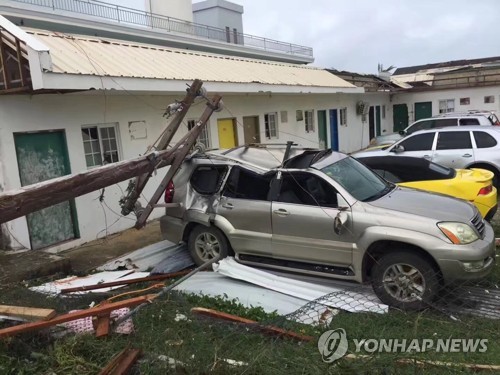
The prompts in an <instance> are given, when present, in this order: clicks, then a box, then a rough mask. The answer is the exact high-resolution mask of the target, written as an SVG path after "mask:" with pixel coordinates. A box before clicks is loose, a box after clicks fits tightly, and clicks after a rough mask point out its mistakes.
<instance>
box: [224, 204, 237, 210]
mask: <svg viewBox="0 0 500 375" xmlns="http://www.w3.org/2000/svg"><path fill="white" fill-rule="evenodd" d="M222 207H224V208H227V209H228V210H232V209H233V208H234V206H233V204H232V203H223V204H222Z"/></svg>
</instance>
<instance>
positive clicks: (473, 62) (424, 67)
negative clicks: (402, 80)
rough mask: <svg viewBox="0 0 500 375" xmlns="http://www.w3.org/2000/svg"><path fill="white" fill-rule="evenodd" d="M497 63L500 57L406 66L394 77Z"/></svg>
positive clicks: (397, 70) (395, 73)
mask: <svg viewBox="0 0 500 375" xmlns="http://www.w3.org/2000/svg"><path fill="white" fill-rule="evenodd" d="M495 62H499V63H500V56H495V57H485V58H481V59H469V60H467V59H462V60H453V61H445V62H439V63H433V64H424V65H415V66H406V67H403V68H397V69H396V70H395V71H394V73H393V74H392V75H393V76H397V75H403V74H414V73H418V72H420V71H426V70H431V69H432V70H434V69H447V68H460V67H465V66H470V65H477V64H488V63H495Z"/></svg>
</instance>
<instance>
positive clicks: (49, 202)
mask: <svg viewBox="0 0 500 375" xmlns="http://www.w3.org/2000/svg"><path fill="white" fill-rule="evenodd" d="M195 83H197V81H195ZM199 85H201V81H200V82H199ZM193 86H194V84H193ZM197 87H198V84H197V85H196V87H195V88H197ZM199 91H200V88H198V90H197V92H199ZM200 95H201V94H200ZM202 96H204V95H202ZM220 101H221V97H220V96H219V95H214V97H213V99H212V100H210V101H208V103H207V108H206V109H205V111H204V113H203V115H202V116H201V118H200V120H199V121H198V122H197V123H196V126H195V127H194V128H193V129H191V130H190V131H189V132H188V133H187V134H186V135H185V136H184V137H182V138H181V140H180V141H178V142H177V143H176V144H175V145H174V146H173V147H172V148H170V149H168V150H161V151H152V152H150V153H149V154H147V155H145V156H141V157H139V158H136V159H132V160H126V161H121V162H117V163H113V164H108V165H105V166H102V167H99V168H95V169H92V170H88V171H85V172H81V173H78V174H74V175H68V176H63V177H59V178H56V179H52V180H47V181H43V182H40V183H37V184H34V185H30V186H25V187H23V188H21V189H19V190H14V191H7V192H4V193H2V194H0V223H5V222H7V221H10V220H13V219H17V218H19V217H22V216H25V215H27V214H29V213H32V212H34V211H38V210H41V209H43V208H46V207H50V206H53V205H55V204H58V203H61V202H65V201H67V200H69V199H72V198H75V197H79V196H81V195H84V194H88V193H90V192H92V191H96V190H99V189H102V188H105V187H107V186H110V185H114V184H116V183H118V182H122V181H125V180H129V179H132V178H137V177H138V176H144V175H146V177H148V178H146V179H145V180H144V181H143V182H142V183H143V184H145V183H146V182H147V180H148V179H149V176H150V175H151V174H152V173H153V172H154V171H155V170H156V169H158V168H162V167H165V166H167V165H171V167H170V169H169V171H168V173H167V174H166V176H165V178H164V179H163V181H162V183H161V184H160V186H159V187H158V189H157V191H156V193H155V194H154V195H153V197H152V198H151V200H150V202H149V203H148V205H147V206H146V207H145V208H144V209H143V210H141V211H140V212H138V220H137V223H136V228H141V227H143V226H144V224H145V222H146V219H147V218H148V216H149V215H150V213H151V211H152V210H153V209H154V208H155V207H157V206H156V203H157V202H158V200H159V199H160V196H161V195H162V193H163V191H164V190H165V188H166V187H167V184H168V182H169V181H170V180H171V179H172V177H173V176H174V174H175V173H176V172H177V170H178V168H179V167H180V165H181V164H182V161H183V160H184V159H185V158H186V156H188V154H189V152H191V151H192V149H193V146H194V144H195V143H196V139H197V138H198V136H199V135H200V133H201V131H202V130H203V127H204V126H205V125H206V122H207V121H208V119H209V118H210V116H211V115H212V113H213V112H214V111H216V110H219V108H220ZM188 107H189V106H188ZM179 116H180V115H179ZM174 120H175V123H174V124H173V125H172V124H171V125H169V128H170V129H171V131H166V132H165V134H164V137H163V138H162V140H160V145H161V146H163V147H164V148H165V147H166V145H165V142H167V141H168V142H170V140H171V139H172V137H173V134H174V133H175V131H177V129H178V124H177V125H176V123H177V121H179V123H180V121H182V118H181V119H180V120H179V119H178V118H176V119H174ZM170 126H171V127H170ZM167 130H168V128H167ZM139 180H140V178H139ZM141 181H142V180H141ZM141 186H142V185H141ZM143 187H144V186H142V188H143ZM141 191H142V190H141ZM131 198H134V199H131V200H129V202H128V207H130V205H131V206H134V207H135V202H136V200H137V196H133V197H131Z"/></svg>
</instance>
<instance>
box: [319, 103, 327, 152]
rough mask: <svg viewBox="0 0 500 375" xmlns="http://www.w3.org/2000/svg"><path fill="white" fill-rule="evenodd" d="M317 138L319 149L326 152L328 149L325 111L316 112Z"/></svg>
mask: <svg viewBox="0 0 500 375" xmlns="http://www.w3.org/2000/svg"><path fill="white" fill-rule="evenodd" d="M318 138H319V148H320V149H322V150H326V148H327V147H328V144H327V141H326V138H327V136H326V111H318Z"/></svg>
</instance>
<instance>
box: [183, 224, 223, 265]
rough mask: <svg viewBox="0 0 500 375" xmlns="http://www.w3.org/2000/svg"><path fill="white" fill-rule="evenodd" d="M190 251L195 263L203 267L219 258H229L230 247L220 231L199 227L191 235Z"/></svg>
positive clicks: (189, 239) (213, 228) (189, 238)
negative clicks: (211, 260)
mask: <svg viewBox="0 0 500 375" xmlns="http://www.w3.org/2000/svg"><path fill="white" fill-rule="evenodd" d="M188 250H189V252H190V253H191V256H192V257H193V260H194V262H195V263H196V264H197V265H198V266H201V265H202V264H204V263H206V262H208V261H209V260H210V259H213V258H215V257H217V256H218V257H219V258H220V259H223V258H225V257H227V255H228V250H229V245H228V242H227V239H226V237H225V236H224V234H223V233H222V232H221V231H220V230H219V229H217V228H215V227H206V226H204V225H198V226H196V227H195V228H193V230H192V231H191V233H189V237H188Z"/></svg>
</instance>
